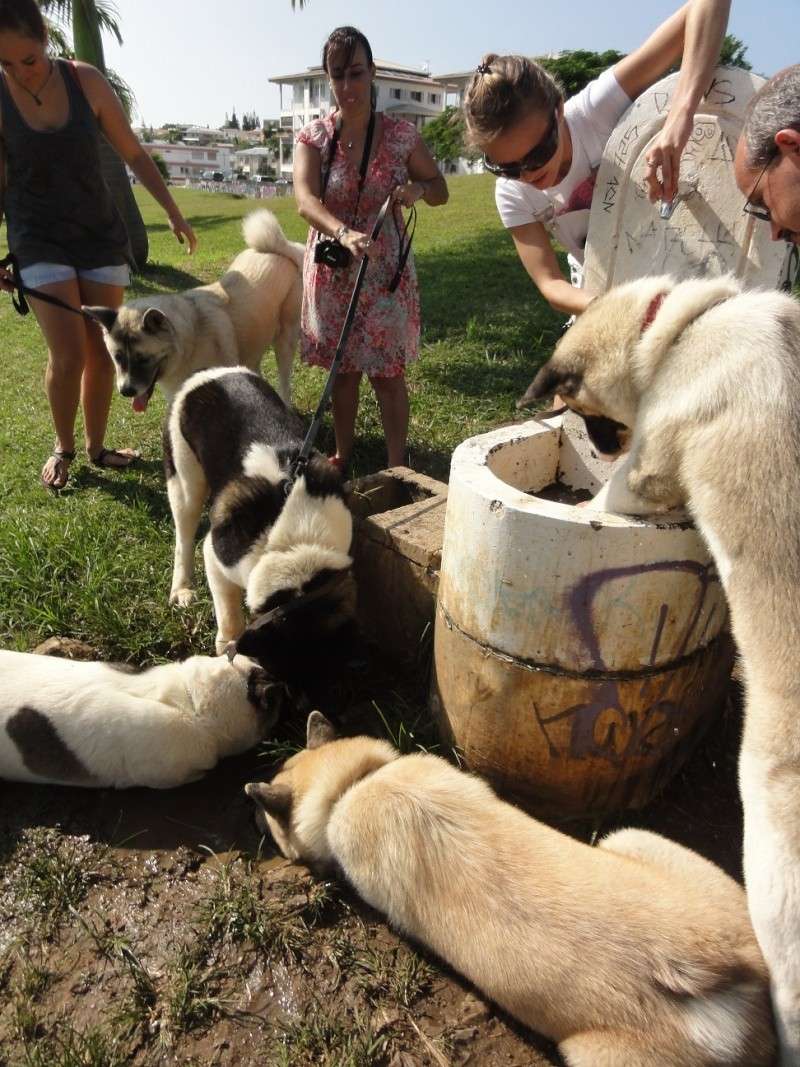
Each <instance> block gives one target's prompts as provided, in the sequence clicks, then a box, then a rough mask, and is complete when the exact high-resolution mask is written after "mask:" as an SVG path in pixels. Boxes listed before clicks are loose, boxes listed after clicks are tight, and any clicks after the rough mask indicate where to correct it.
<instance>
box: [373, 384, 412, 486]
mask: <svg viewBox="0 0 800 1067" xmlns="http://www.w3.org/2000/svg"><path fill="white" fill-rule="evenodd" d="M370 381H371V382H372V388H373V389H374V390H375V395H376V397H377V398H378V407H379V408H380V410H381V422H382V423H383V432H384V434H385V436H386V452H387V456H388V465H389V466H390V467H402V466H404V465H405V463H406V444H407V442H408V389H407V388H406V379H405V376H404V375H402V374H398V375H397V376H396V377H394V378H370Z"/></svg>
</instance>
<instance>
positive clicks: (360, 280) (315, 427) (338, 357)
mask: <svg viewBox="0 0 800 1067" xmlns="http://www.w3.org/2000/svg"><path fill="white" fill-rule="evenodd" d="M391 209H392V194H391V193H390V194H389V195H388V196H387V197H386V199H385V200H384V202H383V204H382V205H381V209H380V211H379V212H378V214H377V217H376V219H375V222H374V223H373V226H372V233H371V234H370V235H369V236H370V242H371V243H373V244H374V242H375V241H377V239H378V237H379V236H380V232H381V229H382V227H383V224H384V221H385V220H386V216H387V214H388V213H389V211H390V210H391ZM368 263H369V256H364V257H363V258H362V260H361V265H360V267H359V268H358V275H357V276H356V283H355V285H354V286H353V293H352V295H351V297H350V304H349V305H348V308H347V314H346V315H345V317H344V322H343V323H342V331H341V333H340V334H339V343H338V344H337V345H336V352H335V353H334V356H333V359H332V361H331V369H330V370H329V371H328V379H327V381H326V382H325V388H324V389H323V390H322V396H321V397H320V401H319V404H317V410H316V411H315V412H314V418H313V419H312V420H311V425H310V426H309V428H308V433H307V434H306V436H305V440H304V441H303V444H302V446H301V448H300V452H299V453H298V456H297V459H296V460H295V461H294V463H293V464H292V467H291V470H290V471H289V477H288V478H287V479H286V482H285V483H284V487H283V489H284V492H285V494H286V496H288V495H289V493H291V491H292V487H293V486H294V483H295V482H296V481H297V479H298V478H299V477H300V476H301V475H302V474H303V473H304V471H305V469H306V466H307V465H308V457H309V456H310V455H311V449H312V448H313V447H314V442H315V441H316V439H317V434H318V433H319V428H320V426H321V425H322V419H323V417H324V415H325V412H326V411H327V410H328V407H329V405H330V402H331V394H332V393H333V383H334V382H335V381H336V375H337V374H338V373H339V367H340V366H341V363H342V360H343V358H344V352H345V348H346V346H347V338H348V337H349V336H350V328H351V327H352V325H353V319H354V318H355V314H356V307H357V306H358V298H359V295H360V294H361V286H362V285H363V284H364V275H365V274H366V272H367V265H368Z"/></svg>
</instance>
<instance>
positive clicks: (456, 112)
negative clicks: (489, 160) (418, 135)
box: [422, 107, 474, 163]
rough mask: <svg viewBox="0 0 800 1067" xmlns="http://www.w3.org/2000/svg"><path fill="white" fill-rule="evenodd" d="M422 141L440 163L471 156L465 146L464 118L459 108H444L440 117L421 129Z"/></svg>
mask: <svg viewBox="0 0 800 1067" xmlns="http://www.w3.org/2000/svg"><path fill="white" fill-rule="evenodd" d="M422 139H423V141H424V142H425V144H426V145H427V146H428V148H430V150H431V153H432V155H433V156H434V158H435V159H437V160H438V161H439V162H440V163H450V162H453V161H454V160H456V159H458V158H459V157H460V156H471V155H474V153H471V152H469V151H468V150H467V148H466V146H465V127H464V117H463V115H462V113H461V110H460V108H457V107H446V108H445V109H444V111H443V112H442V113H441V115H439V116H437V118H435V119H432V120H431V121H430V122H428V123H426V124H425V125H424V126H423V127H422Z"/></svg>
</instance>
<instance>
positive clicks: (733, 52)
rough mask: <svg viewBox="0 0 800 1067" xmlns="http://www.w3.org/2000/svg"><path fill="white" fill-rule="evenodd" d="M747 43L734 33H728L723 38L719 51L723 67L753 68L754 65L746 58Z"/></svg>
mask: <svg viewBox="0 0 800 1067" xmlns="http://www.w3.org/2000/svg"><path fill="white" fill-rule="evenodd" d="M746 51H747V45H746V44H745V43H744V42H743V41H740V40H739V38H738V37H734V36H733V34H732V33H726V34H725V36H724V37H723V39H722V48H721V49H720V53H719V61H720V63H721V65H722V66H723V67H739V69H740V70H752V69H753V66H752V64H751V63H748V62H747V60H746V59H745V52H746Z"/></svg>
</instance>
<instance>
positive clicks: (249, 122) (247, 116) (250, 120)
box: [242, 111, 261, 130]
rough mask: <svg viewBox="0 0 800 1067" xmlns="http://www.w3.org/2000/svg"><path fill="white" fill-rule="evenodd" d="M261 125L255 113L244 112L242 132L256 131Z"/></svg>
mask: <svg viewBox="0 0 800 1067" xmlns="http://www.w3.org/2000/svg"><path fill="white" fill-rule="evenodd" d="M260 125H261V119H260V118H259V117H258V115H257V114H256V113H255V111H245V113H244V115H242V129H243V130H257V129H258V128H259V127H260Z"/></svg>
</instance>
